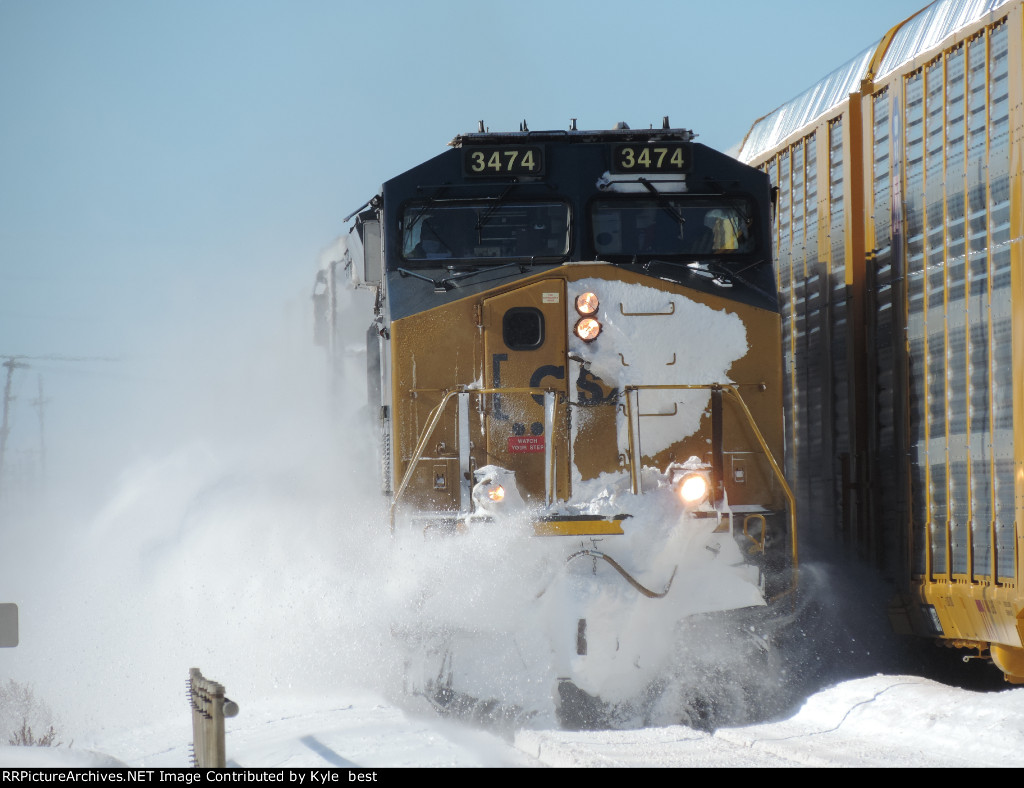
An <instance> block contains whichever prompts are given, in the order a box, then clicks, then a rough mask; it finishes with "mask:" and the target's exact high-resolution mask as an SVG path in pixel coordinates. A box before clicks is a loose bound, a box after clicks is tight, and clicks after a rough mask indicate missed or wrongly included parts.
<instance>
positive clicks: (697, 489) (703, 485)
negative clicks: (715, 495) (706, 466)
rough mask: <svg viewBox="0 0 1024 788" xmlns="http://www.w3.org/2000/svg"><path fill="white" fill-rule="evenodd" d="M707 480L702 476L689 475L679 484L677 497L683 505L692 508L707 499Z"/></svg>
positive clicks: (697, 474)
mask: <svg viewBox="0 0 1024 788" xmlns="http://www.w3.org/2000/svg"><path fill="white" fill-rule="evenodd" d="M708 490H709V485H708V480H707V477H705V476H704V475H703V474H700V473H690V474H687V475H686V476H684V477H683V480H682V482H680V484H679V497H680V498H682V500H683V503H685V504H689V505H690V506H693V505H695V504H698V503H700V502H701V501H703V500H704V499H705V498H707V497H708Z"/></svg>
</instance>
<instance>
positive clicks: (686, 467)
mask: <svg viewBox="0 0 1024 788" xmlns="http://www.w3.org/2000/svg"><path fill="white" fill-rule="evenodd" d="M665 474H666V475H667V476H668V479H669V483H670V484H671V485H672V488H673V489H674V490H675V492H676V495H678V496H679V500H680V501H681V502H682V504H683V506H686V507H687V508H693V507H696V506H700V505H701V504H703V503H704V502H706V501H707V500H708V498H710V496H711V466H710V465H708V464H707V463H704V462H701V461H700V459H699V458H698V457H691V458H690V459H688V460H687V461H686V462H684V463H678V462H674V463H672V464H671V465H669V466H668V469H667V470H666V471H665Z"/></svg>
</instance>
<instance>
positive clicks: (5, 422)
mask: <svg viewBox="0 0 1024 788" xmlns="http://www.w3.org/2000/svg"><path fill="white" fill-rule="evenodd" d="M0 358H2V359H3V360H4V361H3V363H0V367H3V368H4V369H6V370H7V375H6V380H5V381H4V403H3V415H2V418H0V493H2V492H3V486H4V454H5V453H6V452H7V436H8V435H9V434H10V432H11V402H12V401H13V400H14V395H13V394H12V393H11V386H12V383H13V381H14V370H16V369H25V368H27V367H28V364H27V363H26V362H25V361H24V360H23V359H25V360H29V361H118V359H116V358H108V357H104V356H93V357H82V356H59V355H49V356H13V355H12V356H5V355H0ZM47 402H49V400H47V399H45V398H44V397H43V379H42V377H40V378H39V397H38V398H37V399H35V400H33V401H32V404H33V405H34V406H35V407H36V408H37V409H38V410H39V441H40V447H41V450H42V453H41V454H40V458H41V460H42V462H44V463H45V461H46V454H45V443H44V442H43V440H44V439H43V407H44V406H45V404H46V403H47ZM43 470H44V472H45V465H44V466H43Z"/></svg>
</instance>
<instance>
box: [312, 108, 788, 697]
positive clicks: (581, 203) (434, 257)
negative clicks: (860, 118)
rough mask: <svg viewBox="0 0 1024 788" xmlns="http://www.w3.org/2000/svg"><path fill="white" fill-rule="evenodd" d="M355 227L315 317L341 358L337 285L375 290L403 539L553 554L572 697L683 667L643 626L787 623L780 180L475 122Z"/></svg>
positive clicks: (641, 140) (595, 140) (592, 136)
mask: <svg viewBox="0 0 1024 788" xmlns="http://www.w3.org/2000/svg"><path fill="white" fill-rule="evenodd" d="M350 218H354V220H355V221H354V226H353V227H352V229H351V231H350V232H349V234H348V236H347V238H346V239H345V243H344V245H343V252H342V253H341V254H340V256H339V258H338V259H337V260H334V261H333V262H332V263H331V264H330V265H328V266H326V267H325V268H324V269H323V270H322V271H321V272H320V274H319V280H318V286H317V290H316V291H315V300H316V302H317V305H316V309H317V313H318V316H319V317H320V318H321V320H320V323H319V326H320V331H321V333H322V335H323V336H324V338H325V340H326V341H327V342H328V343H329V344H330V343H331V342H335V340H334V339H332V325H333V323H334V321H336V320H337V315H336V311H337V308H336V307H335V306H332V304H335V302H336V298H335V297H336V293H337V292H338V288H340V287H341V286H342V282H343V280H345V279H350V280H351V282H354V283H355V284H356V285H357V286H361V287H367V288H370V289H371V290H372V291H373V293H374V307H373V314H372V316H368V319H369V320H370V321H371V322H370V326H369V330H368V332H367V359H368V365H367V366H368V383H369V386H368V389H369V392H368V397H369V404H370V409H371V412H372V414H373V417H374V419H375V420H376V421H377V423H378V425H379V435H380V444H379V458H380V476H381V486H382V491H383V493H384V494H385V495H387V496H389V498H390V501H391V504H390V519H391V523H390V525H391V528H392V529H393V531H395V532H396V533H409V532H410V531H413V532H415V533H417V534H420V533H422V534H423V535H424V536H425V537H431V536H438V535H441V536H442V537H443V538H448V539H449V543H450V540H451V539H456V540H457V539H460V538H465V535H466V534H468V533H473V532H476V531H480V530H482V529H483V530H490V531H495V530H496V529H497V530H499V531H500V530H502V529H504V530H508V531H509V532H512V531H515V533H516V534H517V535H518V536H517V538H522V539H524V540H526V541H529V542H530V544H531V550H532V551H533V553H532V554H533V555H535V556H536V555H538V554H541V553H542V554H543V555H545V556H547V557H548V558H550V557H551V556H555V557H556V558H557V560H555V561H554V563H553V564H552V567H553V568H552V570H551V572H550V573H549V576H548V577H546V579H543V581H542V582H540V583H539V586H538V588H537V589H536V592H537V593H536V595H535V596H534V598H536V599H541V598H543V599H544V600H545V602H546V603H551V604H556V606H557V607H558V610H559V613H558V621H559V622H562V623H559V624H557V625H555V626H554V627H553V634H552V635H551V644H550V651H551V654H552V660H553V661H554V665H555V667H554V668H553V670H554V674H555V677H556V678H557V680H558V682H559V683H558V686H559V689H560V690H561V693H562V698H563V700H564V699H565V698H566V697H567V696H568V695H569V694H571V693H582V694H585V695H586V696H588V697H598V698H602V699H606V700H608V699H611V700H621V699H622V698H623V697H624V696H625V695H626V694H628V693H630V692H642V691H643V688H644V686H645V685H646V683H649V682H650V681H652V680H654V678H655V677H656V675H657V672H658V670H659V665H662V664H663V663H664V660H665V659H667V658H670V656H671V655H670V654H662V655H661V656H660V657H658V658H652V657H651V655H649V654H647V653H645V652H646V650H647V649H648V648H649V641H650V638H649V637H648V636H647V634H649V633H645V632H644V631H637V627H641V629H645V628H651V627H656V628H659V629H661V630H664V631H665V632H666V633H669V634H670V633H671V631H672V630H673V628H674V627H676V626H678V625H679V624H680V622H683V621H685V620H686V619H687V618H688V617H692V616H696V615H701V614H717V613H720V612H721V613H723V615H725V613H724V612H723V611H736V610H744V611H750V610H752V609H753V610H757V611H760V613H759V615H770V611H771V610H774V609H775V607H777V606H778V603H779V600H781V599H784V598H786V597H787V596H788V595H790V594H791V592H792V591H793V590H794V588H795V582H796V559H797V539H796V531H795V513H794V510H793V503H792V496H791V493H790V491H789V488H788V486H787V483H786V480H785V478H784V477H783V475H782V473H781V470H780V466H779V458H781V456H782V452H783V426H782V425H783V422H782V399H781V388H780V380H781V349H780V322H779V313H778V304H777V297H776V283H775V276H774V273H773V265H772V238H771V227H772V193H771V190H770V184H769V179H768V176H767V175H766V174H765V173H763V172H760V171H758V170H756V169H754V168H752V167H748V166H746V165H743V164H741V163H739V162H738V161H736V160H735V159H733V158H730V157H729V156H726V155H723V154H722V153H719V152H716V151H714V150H711V149H709V148H707V147H705V146H704V145H701V144H699V143H697V142H695V141H694V138H693V134H692V133H691V132H690V131H688V130H684V129H676V128H670V127H669V124H668V120H667V118H666V119H665V120H664V122H663V124H662V128H659V129H655V128H651V129H643V130H634V129H630V128H629V127H628V126H626V125H625V124H619V126H618V127H617V128H615V129H612V130H606V131H581V130H577V129H576V128H575V121H574V122H573V124H572V127H571V128H570V129H569V130H568V131H545V132H534V131H530V130H528V129H527V128H526V124H525V123H524V124H523V126H522V127H521V129H520V131H518V132H510V133H491V132H489V131H485V130H484V128H483V124H482V123H481V126H480V130H479V131H478V132H477V133H470V134H463V135H460V136H458V137H456V138H455V139H454V140H453V141H452V142H451V143H450V150H447V151H445V152H443V153H441V154H440V155H438V156H436V157H434V158H432V159H430V160H428V161H426V162H424V163H422V164H420V165H418V166H416V167H413V168H412V169H410V170H408V171H407V172H404V173H402V174H400V175H398V176H397V177H394V178H392V179H391V180H388V181H387V182H385V183H384V185H383V187H382V189H381V190H380V192H379V193H378V194H377V195H376V196H375V197H374V198H373V199H372V200H370V201H369V202H368V203H367V204H366V205H364V206H363V208H362V209H360V210H359V211H358V212H356V213H355V214H353V217H350ZM343 272H347V273H343ZM524 527H525V532H524ZM444 535H450V536H449V537H445V536H444ZM460 535H462V536H460ZM429 541H432V542H433V543H436V539H435V540H429ZM551 600H556V602H554V603H552V602H551ZM640 622H648V623H640ZM668 650H669V651H670V650H671V648H670V647H668ZM449 658H450V655H445V659H449ZM446 670H447V669H446ZM455 672H456V673H457V671H455ZM451 681H452V679H451V672H447V673H446V674H445V678H444V681H443V682H442V683H445V682H447V683H451ZM456 683H457V679H456ZM435 689H437V687H436V686H435ZM444 689H445V690H446V691H448V690H450V689H451V688H450V687H448V686H446V687H445V688H444Z"/></svg>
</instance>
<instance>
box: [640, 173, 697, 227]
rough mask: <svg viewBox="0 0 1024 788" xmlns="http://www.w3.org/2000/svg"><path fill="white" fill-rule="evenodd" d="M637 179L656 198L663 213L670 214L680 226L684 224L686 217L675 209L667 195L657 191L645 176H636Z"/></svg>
mask: <svg viewBox="0 0 1024 788" xmlns="http://www.w3.org/2000/svg"><path fill="white" fill-rule="evenodd" d="M637 180H639V181H640V183H642V184H643V186H644V188H645V189H647V191H649V192H650V193H651V194H653V195H654V196H655V197H657V198H658V207H660V208H661V209H662V210H663V211H664V212H665V213H667V214H668V215H669V216H671V217H672V218H673V219H674V220H675V222H676V224H678V225H679V226H680V227H682V226H683V225H685V224H686V218H685V217H684V216H683V215H682V214H681V213H679V211H677V210H676V209H675V206H674V205H672V201H671V200H670V199H669V198H668V196H667V195H665V194H662V193H661V192H659V191H658V190H657V189H656V188H655V187H654V184H653V183H651V182H650V181H649V180H647V179H646V178H638V179H637Z"/></svg>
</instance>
